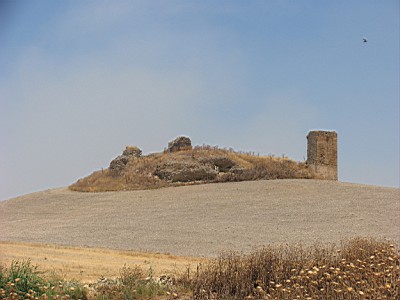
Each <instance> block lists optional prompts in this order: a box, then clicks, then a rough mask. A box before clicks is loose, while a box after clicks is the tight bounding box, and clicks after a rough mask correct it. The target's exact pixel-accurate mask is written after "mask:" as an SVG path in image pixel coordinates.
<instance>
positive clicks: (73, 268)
mask: <svg viewBox="0 0 400 300" xmlns="http://www.w3.org/2000/svg"><path fill="white" fill-rule="evenodd" d="M0 253H1V259H0V263H1V264H3V265H5V266H9V265H11V262H12V261H23V260H26V259H30V260H31V262H32V264H34V265H38V266H39V267H40V270H44V271H48V272H49V273H50V274H51V273H52V272H55V273H56V274H59V275H62V277H63V278H66V279H69V280H71V279H74V280H81V281H83V282H88V281H95V280H97V279H98V278H99V277H100V276H107V277H111V278H115V277H118V276H119V272H120V270H121V268H122V267H123V266H124V265H127V266H133V265H134V266H139V267H141V268H142V269H143V272H144V273H145V274H147V273H148V272H149V271H150V270H151V271H152V273H153V275H154V276H160V275H162V274H174V273H178V274H179V273H180V272H184V271H185V269H186V268H187V266H192V267H193V268H194V267H195V266H196V265H197V264H199V263H201V262H204V261H205V259H202V258H192V257H184V256H174V255H166V254H157V253H144V252H136V251H121V250H112V249H98V248H85V247H65V246H57V245H41V244H30V243H15V242H0Z"/></svg>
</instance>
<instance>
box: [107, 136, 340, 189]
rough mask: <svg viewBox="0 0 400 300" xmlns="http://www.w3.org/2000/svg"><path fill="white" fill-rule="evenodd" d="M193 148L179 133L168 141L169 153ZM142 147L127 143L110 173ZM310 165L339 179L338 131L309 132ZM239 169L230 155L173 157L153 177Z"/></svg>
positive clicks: (210, 175)
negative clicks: (178, 135)
mask: <svg viewBox="0 0 400 300" xmlns="http://www.w3.org/2000/svg"><path fill="white" fill-rule="evenodd" d="M190 149H192V142H191V140H190V138H188V137H185V136H180V137H177V138H176V139H174V140H173V141H171V142H169V143H168V148H167V149H166V150H165V152H166V153H175V152H178V151H183V150H190ZM141 156H142V150H141V149H140V148H138V147H136V146H127V147H126V148H125V150H124V151H123V153H122V155H119V156H117V157H116V158H115V159H113V160H112V161H111V162H110V167H109V170H110V174H111V175H113V176H119V175H121V174H122V172H123V171H124V170H125V169H126V166H127V165H128V163H129V161H131V160H133V159H137V158H140V157H141ZM306 164H307V167H308V168H309V170H311V171H312V172H314V174H315V175H316V176H317V178H320V179H326V180H338V165H337V133H336V132H335V131H320V130H316V131H310V132H309V133H308V135H307V162H306ZM237 171H240V167H239V166H237V165H236V164H235V162H234V161H233V160H231V159H230V158H229V157H227V156H213V155H211V156H209V157H201V158H195V157H194V156H186V155H183V156H180V155H178V156H171V158H170V159H169V160H167V161H163V162H161V163H159V164H158V165H157V167H156V170H155V171H154V173H153V176H157V177H158V178H160V179H163V180H168V181H172V182H177V181H180V182H188V181H197V180H212V179H215V178H216V177H217V176H220V175H221V174H222V175H224V174H230V173H235V172H237Z"/></svg>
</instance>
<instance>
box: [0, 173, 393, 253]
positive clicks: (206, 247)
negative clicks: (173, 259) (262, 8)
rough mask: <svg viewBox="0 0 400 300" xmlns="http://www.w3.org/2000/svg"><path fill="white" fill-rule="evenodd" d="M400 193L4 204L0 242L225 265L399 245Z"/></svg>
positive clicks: (322, 188) (79, 196)
mask: <svg viewBox="0 0 400 300" xmlns="http://www.w3.org/2000/svg"><path fill="white" fill-rule="evenodd" d="M399 191H400V190H399V189H398V188H383V187H374V186H366V185H357V184H349V183H341V182H334V181H317V180H270V181H252V182H237V183H219V184H207V185H195V186H183V187H170V188H163V189H158V190H145V191H126V192H106V193H79V192H72V191H70V190H68V189H66V188H62V189H54V190H47V191H43V192H39V193H34V194H29V195H26V196H22V197H18V198H15V199H12V200H8V201H3V202H0V240H1V241H13V242H27V243H39V244H53V245H65V246H76V247H98V248H109V249H120V250H135V251H149V252H159V253H168V254H173V255H185V256H197V257H199V256H207V257H209V256H215V255H217V254H219V253H220V251H222V250H238V251H243V252H249V251H251V250H253V249H254V248H256V247H260V246H262V245H266V244H271V243H294V242H302V243H305V244H311V243H315V242H335V243H338V242H340V241H341V240H343V239H346V238H351V237H355V236H369V237H378V238H388V239H392V240H395V241H396V242H397V243H399V239H400V235H399V228H400V226H399V225H400V220H399V211H400V201H399V200H400V193H399Z"/></svg>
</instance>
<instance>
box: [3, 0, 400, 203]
mask: <svg viewBox="0 0 400 300" xmlns="http://www.w3.org/2000/svg"><path fill="white" fill-rule="evenodd" d="M364 37H365V38H367V40H368V41H367V42H366V43H364V42H363V38H364ZM399 82H400V78H399V2H398V1H391V0H389V1H372V0H371V1H369V0H363V1H361V0H356V1H331V2H326V1H323V2H316V1H301V2H300V1H298V2H293V1H278V0H276V1H274V0H271V1H257V0H255V1H235V0H233V1H208V0H206V1H174V0H172V1H161V0H155V1H77V0H71V1H51V0H38V1H20V0H16V1H1V2H0V139H1V140H0V199H6V198H10V197H14V196H18V195H21V194H26V193H30V192H34V191H39V190H43V189H47V188H53V187H58V186H66V185H69V184H71V183H72V182H74V181H76V180H77V179H78V178H80V177H83V176H86V175H89V174H90V173H91V172H93V171H95V170H98V169H101V168H106V167H108V164H109V162H110V161H111V160H112V159H113V158H114V157H115V156H117V155H119V154H120V153H121V152H122V150H123V149H124V147H125V146H126V145H137V146H139V147H140V148H141V149H142V150H143V152H144V153H145V154H146V153H150V152H156V151H162V150H163V148H164V147H166V145H167V143H168V141H170V140H172V139H173V138H175V137H177V136H179V135H186V136H189V137H190V138H191V139H192V143H193V144H195V145H196V144H200V145H201V144H203V143H206V144H211V145H218V146H220V147H232V148H234V149H235V150H244V151H254V152H255V153H260V154H261V155H264V154H265V155H266V154H269V153H271V154H275V155H277V156H281V155H283V154H284V155H285V156H289V157H291V158H293V159H295V160H300V161H301V160H303V159H305V158H306V153H307V152H306V146H307V145H306V135H307V133H308V131H309V130H312V129H328V130H336V131H337V132H338V144H339V180H341V181H348V182H355V183H365V184H373V185H382V186H395V187H398V186H399Z"/></svg>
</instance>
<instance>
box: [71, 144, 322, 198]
mask: <svg viewBox="0 0 400 300" xmlns="http://www.w3.org/2000/svg"><path fill="white" fill-rule="evenodd" d="M313 178H314V179H316V178H319V177H318V175H317V174H316V173H315V172H313V170H312V169H311V168H309V167H308V166H307V164H306V163H304V162H296V161H293V160H290V159H288V158H286V157H274V156H272V155H270V156H259V155H254V154H253V153H243V152H238V151H235V150H233V149H221V148H218V147H213V146H208V145H203V146H195V147H192V144H191V140H190V139H189V138H188V137H178V138H176V139H175V140H173V141H171V142H170V143H168V148H166V149H165V150H164V151H163V152H159V153H152V154H149V155H142V150H141V149H140V148H139V147H137V146H127V147H126V148H125V150H124V151H123V153H122V155H119V156H118V157H116V158H115V159H113V160H112V161H111V162H110V165H109V168H107V169H104V170H101V171H96V172H94V173H92V174H91V175H89V176H88V177H85V178H82V179H79V180H78V181H77V182H76V183H74V184H72V185H70V186H69V188H70V189H71V190H74V191H81V192H103V191H119V190H140V189H153V188H159V187H167V186H176V185H191V184H201V183H216V182H236V181H252V180H260V179H313Z"/></svg>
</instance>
